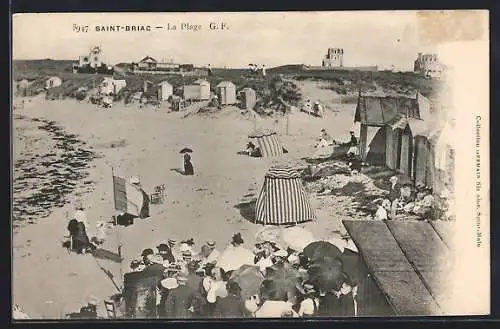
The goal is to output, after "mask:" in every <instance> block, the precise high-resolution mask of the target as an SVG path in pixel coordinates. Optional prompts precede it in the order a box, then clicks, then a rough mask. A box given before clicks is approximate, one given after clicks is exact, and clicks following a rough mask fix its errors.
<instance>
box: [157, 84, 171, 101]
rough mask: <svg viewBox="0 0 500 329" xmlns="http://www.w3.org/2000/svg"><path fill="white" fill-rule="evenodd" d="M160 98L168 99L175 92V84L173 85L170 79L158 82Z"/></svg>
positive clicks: (161, 99) (162, 99) (160, 99)
mask: <svg viewBox="0 0 500 329" xmlns="http://www.w3.org/2000/svg"><path fill="white" fill-rule="evenodd" d="M158 86H159V89H158V100H159V101H167V100H168V99H169V98H170V96H172V95H173V94H174V86H172V85H171V84H170V83H169V82H168V81H166V80H165V81H162V82H160V83H159V84H158Z"/></svg>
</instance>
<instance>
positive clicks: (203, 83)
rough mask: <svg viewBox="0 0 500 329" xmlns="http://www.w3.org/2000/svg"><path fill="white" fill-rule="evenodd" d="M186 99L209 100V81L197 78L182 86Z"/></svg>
mask: <svg viewBox="0 0 500 329" xmlns="http://www.w3.org/2000/svg"><path fill="white" fill-rule="evenodd" d="M183 96H184V99H186V100H199V101H201V100H209V99H210V82H208V81H207V80H203V79H198V80H196V81H195V82H193V83H192V84H191V85H186V86H184V92H183Z"/></svg>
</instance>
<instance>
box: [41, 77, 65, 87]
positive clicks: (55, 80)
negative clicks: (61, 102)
mask: <svg viewBox="0 0 500 329" xmlns="http://www.w3.org/2000/svg"><path fill="white" fill-rule="evenodd" d="M60 85H62V79H61V78H59V77H56V76H53V77H50V78H48V79H47V81H45V89H50V88H55V87H59V86H60Z"/></svg>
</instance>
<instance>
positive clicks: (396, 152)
mask: <svg viewBox="0 0 500 329" xmlns="http://www.w3.org/2000/svg"><path fill="white" fill-rule="evenodd" d="M419 98H420V100H419ZM422 98H424V96H422V95H419V94H417V97H416V98H407V97H395V96H361V95H360V96H359V98H358V104H357V107H356V113H355V117H354V122H359V123H360V134H359V152H360V155H361V158H362V159H363V161H367V162H369V163H373V164H384V165H386V166H387V167H388V168H390V169H395V170H399V171H401V172H402V173H405V174H407V175H408V176H411V175H412V172H413V170H414V162H413V156H414V152H413V149H414V133H413V132H412V126H416V125H419V124H421V123H422V122H423V120H422V119H423V116H421V112H422V113H423V112H425V111H426V110H425V109H422V111H421V107H423V105H422V104H423V103H425V102H424V100H423V99H422Z"/></svg>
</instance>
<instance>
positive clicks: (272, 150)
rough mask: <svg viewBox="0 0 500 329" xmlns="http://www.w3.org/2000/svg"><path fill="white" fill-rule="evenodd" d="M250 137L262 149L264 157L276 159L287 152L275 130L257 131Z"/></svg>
mask: <svg viewBox="0 0 500 329" xmlns="http://www.w3.org/2000/svg"><path fill="white" fill-rule="evenodd" d="M248 137H249V138H250V140H252V141H253V142H254V144H255V145H256V146H257V147H258V148H259V149H260V152H261V154H262V157H265V158H267V157H276V156H281V155H283V154H284V153H286V152H287V151H286V150H285V149H284V147H283V145H282V144H281V142H280V140H279V139H278V135H277V134H276V132H275V131H273V130H270V129H257V130H255V131H254V132H253V133H251V134H250V135H249V136H248Z"/></svg>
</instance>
